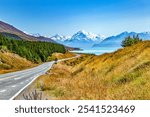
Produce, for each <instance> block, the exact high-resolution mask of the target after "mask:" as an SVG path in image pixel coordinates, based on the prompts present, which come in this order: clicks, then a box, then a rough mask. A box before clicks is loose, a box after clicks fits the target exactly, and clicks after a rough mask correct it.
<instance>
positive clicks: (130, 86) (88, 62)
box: [36, 41, 150, 99]
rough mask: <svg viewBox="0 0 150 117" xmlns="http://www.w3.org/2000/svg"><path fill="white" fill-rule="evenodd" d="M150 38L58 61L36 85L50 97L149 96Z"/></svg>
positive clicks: (130, 97)
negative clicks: (114, 49) (130, 44)
mask: <svg viewBox="0 0 150 117" xmlns="http://www.w3.org/2000/svg"><path fill="white" fill-rule="evenodd" d="M149 52H150V41H144V42H140V43H138V44H135V45H133V46H131V47H126V48H123V49H119V50H118V51H116V52H113V53H108V54H103V55H100V56H94V55H84V56H82V57H80V58H77V59H73V60H69V61H65V62H61V63H58V64H57V65H55V66H54V67H53V69H52V70H51V71H49V72H50V74H46V75H43V76H41V77H40V78H39V79H38V81H37V82H36V87H37V88H38V89H39V90H41V91H43V92H44V94H46V95H49V99H52V97H53V98H54V99H150V53H149Z"/></svg>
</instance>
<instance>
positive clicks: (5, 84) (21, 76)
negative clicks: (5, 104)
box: [0, 55, 80, 100]
mask: <svg viewBox="0 0 150 117" xmlns="http://www.w3.org/2000/svg"><path fill="white" fill-rule="evenodd" d="M79 56H80V55H77V56H75V57H71V58H67V59H61V60H58V62H60V61H65V60H69V59H73V58H77V57H79ZM54 63H55V62H54V61H52V62H46V63H43V64H41V65H39V66H37V67H34V68H30V69H26V70H22V71H17V72H12V73H7V74H2V75H0V100H13V99H14V98H15V97H16V96H18V95H19V94H20V93H21V92H22V91H23V90H24V89H25V88H27V87H28V86H29V85H30V84H31V83H32V82H33V81H34V80H35V79H36V78H38V77H39V76H40V75H43V74H45V73H46V72H47V71H48V70H49V69H50V68H51V67H52V65H53V64H54Z"/></svg>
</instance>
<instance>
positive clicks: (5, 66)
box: [0, 51, 35, 74]
mask: <svg viewBox="0 0 150 117" xmlns="http://www.w3.org/2000/svg"><path fill="white" fill-rule="evenodd" d="M33 66H35V64H33V63H32V62H30V61H28V60H26V59H24V58H22V57H20V56H18V55H16V54H13V53H10V52H4V51H0V74H1V73H7V72H12V71H17V70H22V69H26V68H30V67H33Z"/></svg>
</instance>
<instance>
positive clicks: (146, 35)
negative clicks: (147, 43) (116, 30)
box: [93, 31, 150, 47]
mask: <svg viewBox="0 0 150 117" xmlns="http://www.w3.org/2000/svg"><path fill="white" fill-rule="evenodd" d="M137 35H138V36H139V38H140V39H142V40H150V32H141V33H136V32H127V31H126V32H123V33H121V34H118V35H116V36H111V37H108V38H105V39H104V40H103V41H102V42H100V43H99V44H94V45H93V47H121V42H122V41H123V40H124V39H125V38H126V37H128V36H130V37H133V36H137Z"/></svg>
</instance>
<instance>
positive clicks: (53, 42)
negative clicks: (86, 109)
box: [0, 22, 150, 100]
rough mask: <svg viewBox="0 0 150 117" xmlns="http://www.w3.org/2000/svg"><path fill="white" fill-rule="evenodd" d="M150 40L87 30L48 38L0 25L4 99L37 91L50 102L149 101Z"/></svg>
mask: <svg viewBox="0 0 150 117" xmlns="http://www.w3.org/2000/svg"><path fill="white" fill-rule="evenodd" d="M126 39H127V40H126ZM149 39H150V33H149V32H143V33H135V32H123V33H121V34H119V35H116V36H111V37H108V38H104V37H103V36H100V35H96V34H92V33H88V32H86V31H83V30H82V31H78V32H77V33H75V34H74V35H73V36H71V37H70V36H69V37H68V36H60V35H55V36H53V37H44V36H41V35H31V34H26V33H24V32H23V31H21V30H19V29H17V28H15V27H14V26H12V25H9V24H7V23H4V22H0V74H1V75H0V83H1V84H0V88H1V90H0V99H10V98H11V97H13V99H17V100H19V99H21V100H22V99H25V98H24V95H26V96H28V95H29V94H30V93H31V92H33V91H34V90H36V91H37V92H38V93H42V96H43V98H42V99H49V100H52V99H57V100H60V99H64V100H70V99H73V100H82V99H84V100H89V99H91V100H95V99H97V100H124V99H133V100H138V99H150V95H149V94H150V92H149V91H150V89H149V85H150V84H149V81H150V73H149V68H150V64H149V63H150V54H149V51H150V41H149ZM123 40H126V41H124V42H126V43H124V44H126V45H124V46H122V43H123ZM121 46H122V47H121ZM80 49H82V50H80ZM77 50H78V51H77ZM79 50H80V51H79ZM54 63H55V64H54ZM22 70H23V71H22ZM9 72H10V73H9ZM5 73H8V74H5ZM20 73H21V74H20ZM26 73H27V74H26ZM16 79H19V80H16ZM22 82H26V83H24V84H23V83H22ZM10 87H11V90H10ZM3 88H5V89H3ZM6 91H8V93H5V92H6ZM14 94H16V95H15V97H14V96H13V95H14ZM5 96H6V97H7V98H6V97H5ZM16 96H17V97H16Z"/></svg>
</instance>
